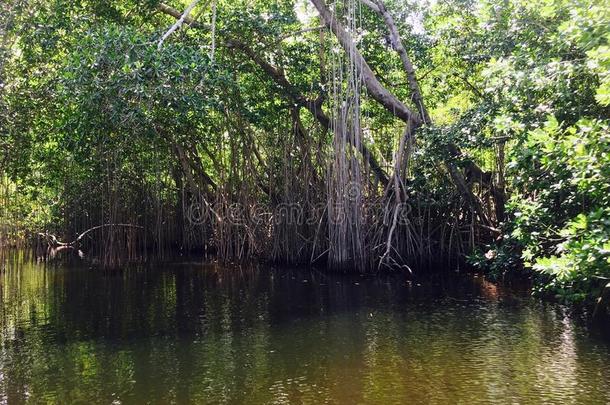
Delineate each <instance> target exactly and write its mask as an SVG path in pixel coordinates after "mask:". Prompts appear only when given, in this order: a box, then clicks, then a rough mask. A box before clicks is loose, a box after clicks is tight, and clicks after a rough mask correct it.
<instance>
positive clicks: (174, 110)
mask: <svg viewBox="0 0 610 405" xmlns="http://www.w3.org/2000/svg"><path fill="white" fill-rule="evenodd" d="M312 3H313V5H315V7H314V6H313V5H312V4H310V3H309V2H308V1H304V0H303V1H300V0H299V1H294V0H293V1H288V0H285V1H284V0H282V1H265V0H257V1H246V0H238V1H231V2H226V1H223V0H218V1H215V2H211V3H209V4H208V3H207V2H206V3H205V4H204V3H201V4H195V8H194V10H193V11H192V12H191V13H190V14H189V15H188V17H187V19H186V20H185V22H186V23H185V24H184V25H183V26H182V27H180V28H179V29H178V30H176V31H175V32H173V33H171V34H170V35H169V36H167V38H165V39H164V40H163V42H162V43H161V42H160V39H161V38H162V37H163V36H164V34H165V33H167V30H168V28H169V27H171V26H172V25H173V24H174V23H176V18H177V17H180V14H182V12H183V11H184V10H185V9H186V8H187V6H188V3H187V2H184V3H180V2H179V1H175V2H172V3H171V4H165V3H159V2H158V1H155V0H147V1H137V0H126V1H118V0H115V1H112V0H106V1H96V2H87V1H78V0H30V1H25V0H8V1H7V2H4V3H3V4H2V5H1V6H0V13H1V21H0V24H1V26H0V30H1V31H0V32H1V33H2V34H3V36H2V40H1V43H0V57H1V59H2V62H1V64H0V171H1V173H2V186H3V191H2V201H3V204H2V210H1V211H0V219H1V220H2V222H3V223H2V225H3V230H4V232H3V235H2V238H3V240H4V243H8V242H9V240H15V239H16V238H18V237H23V236H24V235H26V234H31V235H35V234H36V233H37V232H41V231H43V230H45V231H46V230H49V231H52V232H54V233H56V234H58V235H61V236H63V237H64V239H67V240H71V239H73V238H74V237H75V236H76V235H77V234H78V233H79V232H82V231H84V230H85V229H88V228H91V227H93V226H96V225H100V224H108V223H126V224H134V225H138V226H141V227H143V228H144V231H143V232H140V231H138V229H139V228H133V229H131V228H129V229H127V228H126V229H104V230H103V232H101V233H100V232H98V233H99V235H98V233H95V235H94V233H92V234H91V235H90V236H91V238H88V239H87V240H86V241H83V242H84V243H86V244H89V246H88V247H89V248H91V247H93V246H98V247H99V246H103V250H104V252H105V253H104V254H106V258H109V259H114V258H116V257H118V256H122V255H123V253H125V252H124V250H125V249H121V248H119V247H121V246H123V247H124V246H126V245H127V246H129V247H130V248H129V249H127V250H128V256H130V257H136V256H139V255H141V254H142V251H150V250H154V251H155V252H157V253H159V252H164V251H168V250H170V249H174V250H175V249H180V250H189V249H205V250H210V251H215V252H216V253H217V254H218V255H219V256H220V257H222V258H225V259H227V260H236V259H244V258H253V257H256V258H259V259H265V260H267V259H268V260H276V261H285V262H300V263H315V264H317V263H318V262H319V261H324V260H328V262H329V263H336V262H337V260H338V261H339V262H340V263H338V265H337V266H336V267H342V266H343V265H344V266H345V267H355V268H357V269H358V270H361V271H365V270H370V269H380V268H382V267H390V268H408V267H407V266H413V265H414V264H415V265H418V266H420V267H421V265H422V264H425V263H431V262H434V261H437V260H450V259H455V258H464V257H466V256H468V257H469V260H470V262H471V263H472V264H474V265H475V266H479V267H481V268H484V269H486V270H487V271H489V272H490V273H491V274H492V275H493V276H495V277H501V276H502V275H504V274H506V273H507V272H509V271H512V272H515V273H516V274H525V275H527V274H530V272H532V271H533V272H534V273H535V274H536V279H537V281H538V283H539V285H540V291H548V292H552V293H553V294H558V295H559V296H561V297H562V298H564V299H567V300H583V299H588V298H592V297H594V296H596V295H597V294H598V293H599V288H600V286H601V285H602V283H603V282H604V281H605V280H608V278H610V222H609V221H610V204H609V203H610V200H609V198H610V197H609V191H610V190H609V187H610V180H609V179H610V156H609V153H610V136H609V132H608V125H609V124H608V113H609V112H610V111H609V105H610V74H609V71H610V45H609V40H610V33H609V32H608V27H609V26H610V10H609V8H608V7H607V5H606V4H605V2H604V1H602V0H585V1H582V2H573V1H567V0H533V1H527V2H526V1H521V0H510V1H505V2H498V1H488V0H448V1H439V2H434V3H433V4H423V3H419V2H418V3H415V4H405V3H404V2H400V1H387V2H385V4H384V3H382V2H378V1H373V2H371V1H363V2H362V3H359V5H358V7H356V8H354V4H355V3H354V1H352V0H350V1H344V2H337V3H333V4H330V3H328V4H326V3H324V2H322V1H319V0H316V1H312ZM325 7H327V8H330V9H332V10H333V12H332V13H330V14H331V15H332V16H331V17H328V18H334V19H335V20H334V23H339V24H343V25H344V26H345V27H347V28H346V31H347V33H348V35H349V36H350V38H349V39H351V40H353V47H354V48H353V49H356V51H355V52H353V51H351V49H352V48H350V45H349V44H348V45H346V44H345V43H343V42H341V38H340V36H339V35H337V32H336V30H335V29H334V28H332V24H333V21H328V20H325V17H324V16H323V15H322V16H321V17H320V14H319V13H318V11H320V9H321V8H322V11H323V9H324V8H325ZM384 11H385V14H384ZM388 16H389V17H390V18H389V19H390V20H393V21H390V22H388ZM329 27H331V28H330V29H329ZM392 28H395V29H396V31H397V33H399V36H398V37H396V36H397V35H398V34H396V35H395V34H393V32H392ZM397 45H398V46H397ZM400 45H402V48H404V50H406V52H405V53H404V54H402V53H401V46H400ZM346 49H347V50H350V52H346ZM355 54H358V55H361V56H362V58H363V59H362V60H364V61H365V63H366V64H368V66H370V68H371V75H373V76H371V77H369V78H364V79H363V81H362V83H363V84H362V85H360V84H354V83H353V82H354V80H353V79H350V78H354V77H355V78H360V76H358V75H364V73H362V72H363V70H362V71H359V70H358V69H360V68H358V67H357V66H361V65H362V63H363V62H358V63H354V61H356V60H357V59H356V58H357V56H358V55H356V56H355ZM405 55H407V56H406V62H405ZM411 61H412V64H413V66H412V71H410V70H409V66H408V65H409V63H411ZM354 66H356V67H354ZM350 80H351V82H350ZM375 80H377V81H378V83H379V86H380V87H381V88H382V90H388V92H389V94H390V96H391V97H395V99H396V101H394V99H392V100H390V98H391V97H390V96H387V95H385V96H383V97H382V96H379V95H378V94H377V93H376V88H375V83H374V81H375ZM371 83H372V84H371ZM414 83H415V84H414ZM350 86H352V87H354V88H355V89H357V91H356V93H358V94H351V93H350V91H352V90H350V89H352V87H350ZM360 86H361V87H362V88H361V89H360ZM358 89H360V90H358ZM377 89H378V88H377ZM420 90H421V94H420V92H419V91H420ZM381 93H383V91H381ZM381 93H380V94H381ZM350 94H351V95H350ZM383 94H385V93H383ZM384 97H385V98H384ZM342 98H343V99H342ZM420 98H421V100H423V101H421V100H420ZM387 100H390V101H387ZM400 100H402V101H400ZM391 103H394V107H392V105H390V104H391ZM388 105H390V106H388ZM346 106H347V107H346ZM396 106H398V111H397V109H396V108H395V107H396ZM403 107H404V109H405V110H408V111H409V112H410V113H412V115H411V116H409V117H407V116H406V115H407V114H406V113H404V112H402V113H401V110H400V108H403ZM354 112H356V115H357V117H355V118H354V116H353V114H354ZM339 124H341V127H342V129H343V130H344V131H346V132H348V133H349V134H348V135H342V134H343V133H342V132H341V131H340V130H339ZM405 125H406V129H405ZM343 137H345V138H343ZM354 185H355V186H356V187H355V188H354ZM337 190H339V191H337ZM354 191H356V193H355V194H354V193H353V192H354ZM344 194H347V197H346V196H345V195H344ZM354 199H355V200H354ZM338 202H341V203H343V204H344V207H343V208H342V209H341V210H337V209H336V207H335V204H336V203H338ZM405 203H406V205H407V207H408V209H406V210H404V209H403V208H404V206H405ZM345 204H346V205H345ZM293 206H298V207H299V210H298V212H293V211H292V210H287V209H286V207H293ZM278 207H280V208H281V210H279V211H278ZM399 207H402V208H400V209H399ZM335 216H336V217H335ZM338 217H341V218H347V225H346V226H345V227H344V228H338V227H337V226H336V224H335V220H336V218H338ZM398 218H400V220H399V221H398V220H397V219H398ZM229 219H230V220H229ZM345 234H347V235H348V236H344V235H345ZM349 235H352V236H349ZM1 242H2V241H1V240H0V243H1ZM121 250H123V252H120V251H121ZM108 252H112V253H108ZM115 256H116V257H115ZM342 261H344V263H342ZM333 266H334V265H333Z"/></svg>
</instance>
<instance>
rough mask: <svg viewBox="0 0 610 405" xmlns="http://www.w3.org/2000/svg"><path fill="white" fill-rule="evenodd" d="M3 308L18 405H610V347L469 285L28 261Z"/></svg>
mask: <svg viewBox="0 0 610 405" xmlns="http://www.w3.org/2000/svg"><path fill="white" fill-rule="evenodd" d="M2 267H3V266H2V265H0V269H2ZM416 273H417V271H416ZM0 294H1V296H0V298H1V301H2V311H1V314H0V350H1V351H0V402H4V403H11V404H12V403H23V402H31V403H40V402H45V403H60V404H69V403H82V404H95V403H100V404H111V403H113V404H119V403H126V404H127V403H230V404H239V403H248V404H283V403H304V404H322V403H329V404H359V403H361V404H394V403H396V404H417V403H431V404H455V403H463V404H477V403H521V404H525V403H557V404H572V403H575V404H576V403H582V404H608V403H610V390H609V387H610V343H609V341H608V338H607V337H606V338H604V336H603V335H602V334H601V333H600V332H596V331H595V330H589V329H587V327H586V323H585V321H584V320H583V319H581V317H580V316H579V315H575V312H574V311H571V310H570V309H569V308H566V307H563V306H560V305H557V304H552V303H546V302H541V301H540V300H536V299H533V298H531V297H530V295H529V292H528V291H526V290H523V289H515V288H510V287H508V286H501V285H500V286H497V285H494V284H491V283H489V282H486V281H485V280H484V279H483V278H482V277H480V276H476V275H464V274H457V273H455V272H454V271H451V272H447V271H446V272H443V273H442V276H437V277H422V278H420V279H418V280H409V279H408V278H407V276H406V275H404V274H395V275H378V276H375V277H371V276H369V277H361V276H344V275H334V274H326V273H324V272H321V271H317V270H310V269H290V268H288V269H287V268H272V267H267V266H242V267H240V266H221V265H218V264H214V263H209V264H205V263H204V262H203V261H201V260H197V259H180V260H176V261H172V262H156V263H150V264H146V265H137V266H128V267H126V268H124V269H122V270H113V271H109V270H103V269H100V268H96V267H92V266H90V265H88V264H87V262H85V261H79V260H78V259H72V260H70V261H56V262H53V263H45V262H39V263H37V262H36V261H35V260H31V259H30V258H28V257H27V256H24V254H23V252H20V253H16V254H13V255H9V257H8V258H6V259H5V261H4V269H3V270H2V271H1V272H0Z"/></svg>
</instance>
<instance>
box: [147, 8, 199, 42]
mask: <svg viewBox="0 0 610 405" xmlns="http://www.w3.org/2000/svg"><path fill="white" fill-rule="evenodd" d="M197 3H199V0H193V1H192V2H191V4H189V5H188V7H187V8H186V10H184V13H182V15H181V16H180V18H178V21H176V22H175V23H174V25H172V26H171V28H170V29H169V30H167V32H166V33H165V34H163V36H162V37H161V39H160V40H159V44H158V45H157V49H161V47H162V46H163V42H165V40H166V39H167V38H168V37H169V36H170V35H172V33H174V32H175V31H176V30H177V29H179V28H180V27H181V26H182V24H183V23H184V22H185V20H186V18H187V17H188V15H189V14H190V13H191V11H193V9H194V8H195V6H196V5H197ZM161 6H162V3H161V4H159V7H161ZM163 6H165V5H163ZM165 7H167V6H165ZM168 14H170V13H168ZM171 15H173V14H171ZM189 20H191V19H190V18H189ZM191 21H193V20H191Z"/></svg>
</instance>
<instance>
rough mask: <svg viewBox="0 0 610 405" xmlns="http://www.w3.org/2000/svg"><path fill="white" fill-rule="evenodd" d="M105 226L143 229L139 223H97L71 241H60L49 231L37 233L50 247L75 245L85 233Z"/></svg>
mask: <svg viewBox="0 0 610 405" xmlns="http://www.w3.org/2000/svg"><path fill="white" fill-rule="evenodd" d="M107 227H122V228H139V229H144V227H142V226H139V225H132V224H103V225H98V226H94V227H93V228H89V229H87V230H86V231H85V232H83V233H81V234H80V235H78V237H77V238H76V239H74V240H73V241H72V242H62V241H60V240H59V239H57V237H56V236H55V235H53V234H51V233H49V232H39V233H38V235H39V236H42V237H43V238H45V239H46V241H47V244H48V245H49V246H52V247H57V246H76V245H77V244H78V243H79V242H80V241H81V240H82V239H83V238H84V237H85V236H86V235H87V234H89V233H90V232H93V231H96V230H98V229H101V228H107Z"/></svg>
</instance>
